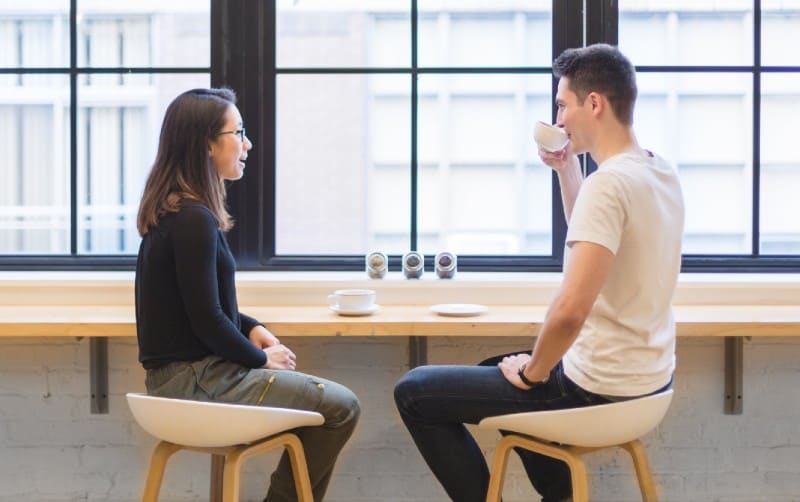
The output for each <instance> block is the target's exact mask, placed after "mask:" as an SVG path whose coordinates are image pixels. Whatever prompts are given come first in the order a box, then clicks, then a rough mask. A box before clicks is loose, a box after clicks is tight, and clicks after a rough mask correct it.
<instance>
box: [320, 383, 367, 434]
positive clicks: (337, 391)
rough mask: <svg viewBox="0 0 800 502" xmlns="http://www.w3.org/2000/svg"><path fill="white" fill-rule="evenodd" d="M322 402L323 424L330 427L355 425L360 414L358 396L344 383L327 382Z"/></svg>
mask: <svg viewBox="0 0 800 502" xmlns="http://www.w3.org/2000/svg"><path fill="white" fill-rule="evenodd" d="M325 387H326V388H325V397H324V399H323V401H324V403H323V406H321V408H322V409H321V410H320V412H321V413H322V414H323V416H324V417H325V425H326V426H330V427H344V426H347V425H350V426H353V427H354V426H355V424H356V422H358V418H359V416H360V415H361V403H360V402H359V400H358V396H356V395H355V393H354V392H353V391H352V390H350V389H349V388H347V387H345V386H344V385H341V384H338V383H335V382H327V383H326V384H325Z"/></svg>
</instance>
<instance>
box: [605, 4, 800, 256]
mask: <svg viewBox="0 0 800 502" xmlns="http://www.w3.org/2000/svg"><path fill="white" fill-rule="evenodd" d="M759 6H760V11H756V10H755V9H756V8H757V7H759ZM790 26H793V28H789V27H790ZM798 28H800V4H797V3H796V2H795V3H791V2H788V3H787V2H776V1H763V2H723V3H719V2H712V1H698V2H693V3H692V5H691V8H687V6H685V5H683V6H680V7H678V6H676V5H675V3H674V2H670V1H661V2H641V1H638V0H622V1H620V2H619V47H620V49H621V50H623V51H624V52H626V53H627V54H628V55H629V56H630V57H631V59H632V60H633V61H634V62H635V63H636V64H637V69H638V71H639V75H640V77H639V84H640V96H641V97H640V102H639V107H638V109H637V115H636V118H635V121H636V124H637V125H638V128H637V132H638V135H639V140H640V141H641V142H643V143H644V144H649V145H653V146H654V147H656V148H657V149H658V150H659V151H661V152H664V153H665V154H666V156H667V157H668V158H669V160H670V161H671V162H672V163H673V165H675V166H676V167H677V169H678V171H679V173H680V176H681V179H682V181H683V187H684V193H685V198H686V207H687V221H686V233H685V237H684V253H687V254H689V255H690V258H688V259H687V260H685V261H689V262H691V259H692V258H691V257H697V258H699V259H702V257H703V256H706V257H708V256H717V257H729V258H731V260H730V263H735V261H734V258H735V257H741V258H749V259H751V260H752V259H759V258H767V259H769V258H771V257H775V256H778V255H781V256H793V257H794V258H795V259H796V258H797V256H798V255H800V221H797V219H796V218H791V217H789V215H792V214H796V210H797V209H798V208H800V206H798V204H797V202H796V201H797V191H798V189H800V154H798V153H797V149H796V148H795V147H794V146H793V144H792V141H791V139H790V134H791V133H790V131H791V127H787V126H789V124H791V117H793V116H794V115H793V113H797V112H798V111H800V109H799V108H798V105H797V104H796V103H800V86H798V84H800V81H798V76H800V66H798V63H800V60H798V58H797V56H796V51H793V50H792V49H791V47H790V46H789V45H787V44H786V43H785V41H786V40H788V39H787V38H780V37H781V36H784V37H785V36H788V31H787V30H789V29H794V30H796V29H798ZM647 34H649V36H648V35H647ZM653 34H657V36H653ZM644 36H648V39H649V43H648V44H642V43H641V40H642V38H643V37H644ZM642 105H644V106H642ZM764 263H768V261H766V260H764Z"/></svg>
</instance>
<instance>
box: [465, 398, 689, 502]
mask: <svg viewBox="0 0 800 502" xmlns="http://www.w3.org/2000/svg"><path fill="white" fill-rule="evenodd" d="M672 394H673V391H672V389H669V390H666V391H664V392H660V393H658V394H654V395H651V396H646V397H641V398H636V399H630V400H627V401H621V402H618V403H609V404H600V405H596V406H585V407H583V408H570V409H565V410H548V411H532V412H527V413H511V414H508V415H499V416H495V417H488V418H485V419H483V420H481V421H480V423H479V424H478V427H479V428H481V429H499V430H502V431H506V432H508V434H507V435H506V436H505V437H503V438H502V439H501V440H500V441H499V442H498V444H497V449H496V451H495V457H494V464H493V466H492V474H491V477H490V479H489V490H488V493H487V495H486V501H487V502H500V499H501V495H502V490H503V478H504V477H505V471H506V464H507V460H508V454H509V452H510V451H511V450H512V449H514V448H522V449H525V450H530V451H534V452H536V453H539V454H542V455H546V456H549V457H552V458H556V459H558V460H561V461H563V462H565V463H566V464H567V465H568V466H569V469H570V476H571V480H572V499H573V500H574V501H575V502H588V500H589V477H588V474H587V472H586V466H585V464H584V462H583V459H582V458H581V455H583V454H584V453H589V452H592V451H596V450H599V449H603V448H609V447H615V446H618V447H620V448H623V449H624V450H625V451H627V452H628V453H629V454H630V455H631V458H632V459H633V465H634V468H635V470H636V477H637V479H638V481H639V490H640V491H641V494H642V499H643V500H645V501H646V502H655V501H656V500H657V496H656V489H655V483H654V482H653V476H652V474H651V472H650V464H649V462H648V460H647V451H646V450H645V448H644V446H643V445H642V443H641V441H640V440H639V438H640V437H642V436H643V435H645V434H647V433H648V432H650V431H651V430H653V429H654V428H655V427H656V426H657V425H658V424H659V423H660V422H661V420H663V418H664V415H665V414H666V412H667V408H669V404H670V402H671V401H672Z"/></svg>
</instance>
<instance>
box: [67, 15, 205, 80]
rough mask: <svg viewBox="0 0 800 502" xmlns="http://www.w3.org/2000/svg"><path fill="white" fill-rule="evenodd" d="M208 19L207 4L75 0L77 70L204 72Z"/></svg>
mask: <svg viewBox="0 0 800 502" xmlns="http://www.w3.org/2000/svg"><path fill="white" fill-rule="evenodd" d="M210 16H211V3H210V2H209V1H208V0H206V1H190V0H180V1H170V2H140V1H136V0H116V1H114V2H106V1H101V0H79V1H78V65H79V66H85V67H198V68H202V67H208V66H210V65H211V63H210V61H211V35H210V29H211V23H210ZM67 47H69V46H67Z"/></svg>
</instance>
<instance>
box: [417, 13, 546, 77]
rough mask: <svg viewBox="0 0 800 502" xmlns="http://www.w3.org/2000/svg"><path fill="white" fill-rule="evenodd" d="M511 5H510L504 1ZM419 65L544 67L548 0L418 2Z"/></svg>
mask: <svg viewBox="0 0 800 502" xmlns="http://www.w3.org/2000/svg"><path fill="white" fill-rule="evenodd" d="M509 4H510V5H509ZM419 11H420V17H419V37H418V40H419V59H418V61H419V65H420V66H463V67H466V66H480V67H491V66H494V67H498V66H549V65H550V63H551V61H552V35H551V33H552V28H551V24H552V12H551V2H550V0H527V1H512V2H503V3H502V4H498V5H495V4H493V3H491V2H486V3H485V5H484V6H482V7H481V8H465V7H464V2H463V1H461V0H443V1H439V2H435V3H431V2H420V3H419Z"/></svg>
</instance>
